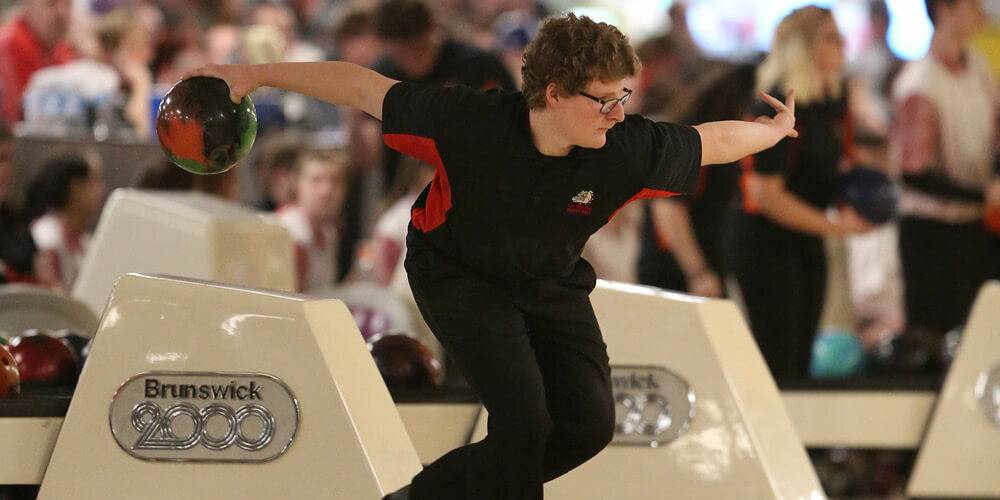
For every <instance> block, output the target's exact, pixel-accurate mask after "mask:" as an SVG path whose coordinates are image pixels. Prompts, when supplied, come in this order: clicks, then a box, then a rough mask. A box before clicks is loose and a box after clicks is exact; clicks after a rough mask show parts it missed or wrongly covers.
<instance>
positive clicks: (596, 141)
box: [587, 130, 608, 149]
mask: <svg viewBox="0 0 1000 500" xmlns="http://www.w3.org/2000/svg"><path fill="white" fill-rule="evenodd" d="M607 142H608V132H607V131H606V130H601V131H598V132H597V133H596V134H594V137H593V138H592V139H591V143H590V144H588V145H587V147H588V148H594V149H600V148H603V147H604V145H605V144H606V143H607Z"/></svg>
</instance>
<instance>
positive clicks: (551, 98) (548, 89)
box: [545, 82, 565, 106]
mask: <svg viewBox="0 0 1000 500" xmlns="http://www.w3.org/2000/svg"><path fill="white" fill-rule="evenodd" d="M564 97H565V96H564V95H563V92H562V88H561V87H560V86H559V85H558V84H556V83H553V82H549V84H548V85H546V86H545V104H546V105H547V106H554V105H557V104H559V101H560V100H561V99H563V98H564Z"/></svg>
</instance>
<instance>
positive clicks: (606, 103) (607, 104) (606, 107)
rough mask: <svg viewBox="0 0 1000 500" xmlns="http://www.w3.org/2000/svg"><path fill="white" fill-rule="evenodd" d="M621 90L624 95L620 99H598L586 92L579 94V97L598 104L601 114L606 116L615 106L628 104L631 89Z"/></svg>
mask: <svg viewBox="0 0 1000 500" xmlns="http://www.w3.org/2000/svg"><path fill="white" fill-rule="evenodd" d="M622 90H624V91H625V95H623V96H621V97H616V98H614V99H598V98H596V97H594V96H592V95H590V94H588V93H586V92H580V95H582V96H583V97H586V98H587V99H590V100H591V101H594V102H596V103H598V104H600V105H601V113H603V114H605V115H606V114H608V113H610V112H611V110H612V109H615V104H618V103H622V106H624V105H625V103H627V102H628V100H629V98H631V97H632V89H627V88H623V89H622Z"/></svg>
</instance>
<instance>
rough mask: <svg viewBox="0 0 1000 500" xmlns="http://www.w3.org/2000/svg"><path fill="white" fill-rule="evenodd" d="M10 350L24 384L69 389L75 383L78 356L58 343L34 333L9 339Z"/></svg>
mask: <svg viewBox="0 0 1000 500" xmlns="http://www.w3.org/2000/svg"><path fill="white" fill-rule="evenodd" d="M8 349H9V350H10V353H11V355H12V356H13V357H14V361H16V362H17V368H18V371H20V372H21V381H22V382H26V383H39V384H52V385H69V384H72V383H73V382H75V381H76V373H77V371H76V355H75V354H74V353H73V351H72V350H71V349H70V348H69V347H68V346H67V345H66V344H65V343H63V342H62V341H60V340H59V339H56V338H53V337H50V336H48V335H46V334H44V333H40V332H37V331H31V332H26V333H25V334H22V335H19V336H17V337H14V338H12V339H10V346H9V347H8Z"/></svg>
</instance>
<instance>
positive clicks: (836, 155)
mask: <svg viewBox="0 0 1000 500" xmlns="http://www.w3.org/2000/svg"><path fill="white" fill-rule="evenodd" d="M845 92H846V91H845ZM771 95H773V96H774V97H775V98H776V99H780V100H782V101H784V100H785V95H784V93H782V92H780V91H778V90H774V91H773V92H772V93H771ZM844 95H846V94H844ZM775 113H776V112H775V110H774V109H773V108H770V107H769V106H767V105H766V104H764V103H760V102H758V103H756V104H755V106H754V108H753V110H752V114H753V115H754V116H760V115H766V116H772V117H773V116H774V115H775ZM850 125H851V124H850V120H849V119H848V115H847V101H846V99H843V98H841V99H825V100H822V101H817V102H813V103H810V104H799V105H798V106H797V107H796V109H795V129H796V130H798V132H799V136H798V137H796V138H793V137H785V138H784V139H782V140H781V141H780V142H778V144H776V145H775V146H774V147H772V148H769V149H766V150H764V151H761V152H760V153H757V154H756V155H754V156H752V157H748V162H747V163H746V166H747V167H749V168H750V169H752V170H754V171H757V172H760V173H762V174H771V175H781V176H782V177H783V178H784V180H785V189H787V190H788V191H789V192H791V193H793V194H795V195H796V196H798V197H799V198H801V199H802V200H803V201H805V202H806V203H808V204H810V205H812V206H814V207H816V208H818V209H820V210H823V209H825V208H826V207H828V206H830V204H831V203H832V202H833V201H834V197H835V196H836V194H837V183H838V177H839V175H840V162H841V161H842V160H847V159H849V156H850V148H851V142H852V139H851V128H850ZM744 198H745V193H744ZM743 207H744V210H746V211H747V212H750V213H756V212H757V210H756V208H755V207H750V206H748V205H747V204H746V203H744V204H743Z"/></svg>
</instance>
